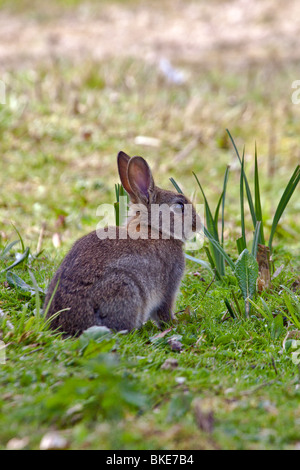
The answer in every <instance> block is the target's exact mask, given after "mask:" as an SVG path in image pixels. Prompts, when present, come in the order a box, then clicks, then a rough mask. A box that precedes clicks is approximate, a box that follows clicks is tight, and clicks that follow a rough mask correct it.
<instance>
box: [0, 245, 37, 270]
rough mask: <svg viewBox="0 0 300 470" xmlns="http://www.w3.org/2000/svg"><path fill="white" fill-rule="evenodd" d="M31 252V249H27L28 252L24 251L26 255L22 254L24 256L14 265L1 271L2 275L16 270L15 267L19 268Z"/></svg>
mask: <svg viewBox="0 0 300 470" xmlns="http://www.w3.org/2000/svg"><path fill="white" fill-rule="evenodd" d="M29 251H30V250H29V247H27V248H26V250H25V251H24V253H22V256H21V257H20V258H19V259H18V260H17V261H15V262H14V263H13V264H11V265H10V266H7V268H5V269H3V270H2V271H0V274H3V273H5V272H6V271H9V270H10V269H12V268H14V267H15V266H18V264H21V263H23V261H25V260H26V259H27V258H28V255H29Z"/></svg>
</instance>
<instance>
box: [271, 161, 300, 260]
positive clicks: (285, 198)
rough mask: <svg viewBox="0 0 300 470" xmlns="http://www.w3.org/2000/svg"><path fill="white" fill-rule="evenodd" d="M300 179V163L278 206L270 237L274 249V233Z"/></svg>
mask: <svg viewBox="0 0 300 470" xmlns="http://www.w3.org/2000/svg"><path fill="white" fill-rule="evenodd" d="M299 181H300V165H297V167H296V169H295V171H294V173H293V174H292V176H291V178H290V180H289V182H288V184H287V186H286V188H285V190H284V193H283V195H282V197H281V199H280V201H279V204H278V206H277V209H276V212H275V215H274V218H273V223H272V227H271V233H270V238H269V244H268V246H269V248H270V250H271V251H272V243H273V238H274V234H275V231H276V228H277V225H278V222H279V220H280V218H281V216H282V214H283V211H284V210H285V208H286V206H287V204H288V202H289V200H290V199H291V197H292V195H293V193H294V191H295V189H296V187H297V185H298V183H299Z"/></svg>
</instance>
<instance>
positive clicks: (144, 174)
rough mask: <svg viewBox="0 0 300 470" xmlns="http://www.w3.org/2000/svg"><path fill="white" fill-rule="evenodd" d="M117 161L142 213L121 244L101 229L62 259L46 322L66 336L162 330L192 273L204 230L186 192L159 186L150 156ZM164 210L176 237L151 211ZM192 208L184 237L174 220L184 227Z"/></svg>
mask: <svg viewBox="0 0 300 470" xmlns="http://www.w3.org/2000/svg"><path fill="white" fill-rule="evenodd" d="M117 162H118V170H119V176H120V180H121V183H122V185H123V187H124V189H125V190H126V191H127V193H128V195H129V198H130V203H131V206H132V207H134V205H136V204H138V205H139V206H138V208H139V209H140V208H142V209H141V210H140V211H137V212H136V213H135V214H134V215H133V216H132V217H131V218H130V219H129V221H128V223H127V226H122V227H114V229H115V234H116V236H115V238H114V239H112V238H110V237H107V233H108V232H107V228H103V229H97V230H95V231H93V232H92V233H89V234H88V235H85V236H83V237H82V238H80V239H79V240H78V241H76V242H75V244H74V245H73V247H72V248H71V250H70V251H69V253H68V254H67V255H66V257H65V258H64V260H63V261H62V263H61V265H60V267H59V268H58V270H57V272H56V273H55V275H54V277H53V279H52V281H51V282H50V285H49V288H48V291H47V294H46V298H45V302H44V310H45V308H47V305H48V304H50V305H48V311H47V314H46V317H47V319H50V320H49V322H50V324H51V328H53V329H55V330H57V331H60V332H62V333H63V335H64V336H78V335H80V334H81V333H82V332H83V331H84V330H86V329H88V328H89V327H92V326H94V325H99V326H106V327H108V328H110V329H112V330H115V331H120V330H128V331H130V330H133V329H137V328H140V327H141V326H142V325H143V323H145V322H146V321H147V320H149V319H152V320H154V321H155V322H156V323H157V324H158V325H159V326H160V327H162V326H163V324H164V323H168V322H170V321H171V320H172V319H173V318H174V314H173V307H174V303H175V299H176V294H177V291H178V289H179V285H180V282H181V278H182V276H183V273H184V268H185V256H184V252H183V247H184V242H185V241H186V240H187V238H190V237H191V236H193V235H195V232H196V230H198V227H199V223H200V219H199V216H198V215H197V213H196V211H195V209H194V207H193V206H192V204H191V202H190V201H189V200H188V199H187V198H186V197H185V196H184V195H183V194H179V193H176V192H172V191H169V190H165V189H160V188H159V187H157V186H156V185H155V183H154V180H153V176H152V173H151V170H150V168H149V165H148V163H147V162H146V160H145V159H144V158H142V157H139V156H135V157H132V158H130V157H129V156H128V155H127V154H126V153H125V152H122V151H121V152H119V154H118V157H117ZM155 205H156V206H155ZM157 205H159V206H157ZM162 205H163V206H164V207H167V208H169V213H170V214H171V217H170V219H171V223H170V229H169V232H168V234H169V236H166V233H165V231H163V230H162V217H161V214H160V217H159V220H158V221H156V223H153V224H152V225H151V220H152V219H151V207H152V206H153V207H161V206H162ZM186 205H189V206H186ZM186 207H189V208H191V211H190V216H191V224H190V225H191V227H190V228H189V229H186V230H185V231H184V230H183V231H182V235H181V237H179V238H178V237H175V235H174V220H175V216H176V215H177V217H178V215H179V220H181V221H182V222H183V221H184V217H185V213H184V212H185V208H186ZM142 213H143V215H144V217H141V214H142ZM172 216H173V217H172ZM142 219H143V220H142ZM172 221H173V223H172ZM133 228H134V230H133ZM151 231H152V232H153V233H151ZM134 233H135V237H134V236H133V235H134ZM168 234H167V235H168ZM130 235H132V236H130ZM151 235H153V236H151ZM58 312H60V313H58ZM55 313H56V315H54V314H55Z"/></svg>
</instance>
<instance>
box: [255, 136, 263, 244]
mask: <svg viewBox="0 0 300 470" xmlns="http://www.w3.org/2000/svg"><path fill="white" fill-rule="evenodd" d="M254 196H255V215H256V220H257V221H259V222H260V223H261V224H260V232H259V240H258V242H259V243H261V244H262V245H265V237H264V229H263V221H262V210H261V201H260V190H259V176H258V163H257V147H256V142H255V169H254Z"/></svg>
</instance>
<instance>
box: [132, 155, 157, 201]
mask: <svg viewBox="0 0 300 470" xmlns="http://www.w3.org/2000/svg"><path fill="white" fill-rule="evenodd" d="M127 175H128V181H129V184H130V186H131V188H132V191H133V192H134V194H135V195H136V196H137V197H138V199H140V200H141V201H142V202H144V203H149V200H150V193H151V192H152V191H153V189H154V181H153V177H152V173H151V170H150V168H149V165H148V163H147V162H146V160H144V159H143V158H142V157H132V158H131V159H130V161H129V163H128V169H127Z"/></svg>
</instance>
